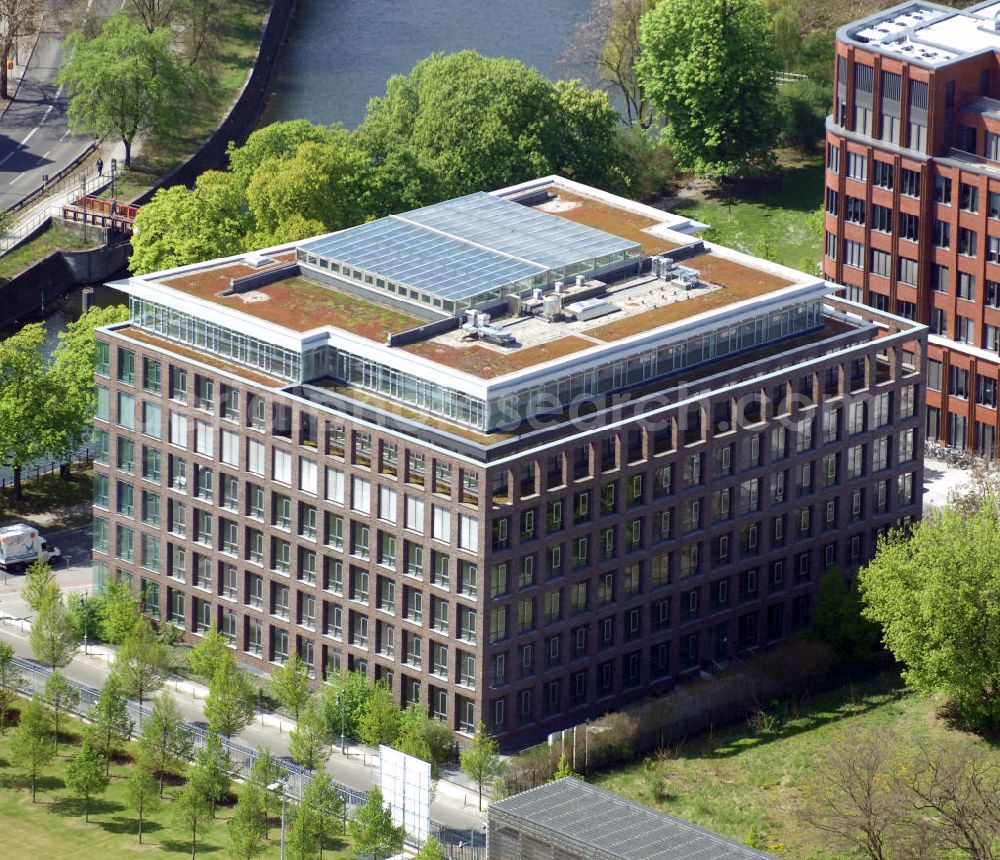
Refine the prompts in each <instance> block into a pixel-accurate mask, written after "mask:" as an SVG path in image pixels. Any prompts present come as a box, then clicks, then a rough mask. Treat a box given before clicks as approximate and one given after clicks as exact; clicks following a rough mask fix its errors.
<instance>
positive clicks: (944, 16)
mask: <svg viewBox="0 0 1000 860" xmlns="http://www.w3.org/2000/svg"><path fill="white" fill-rule="evenodd" d="M998 52H1000V3H998V2H996V0H992V2H985V3H980V4H978V5H975V6H971V7H970V8H968V9H964V10H961V11H958V10H955V9H953V8H950V7H947V6H941V5H938V4H936V3H926V2H922V0H921V2H916V3H905V4H902V5H899V6H895V7H893V8H891V9H887V10H886V11H884V12H879V13H878V14H875V15H872V16H870V17H868V18H864V19H862V20H860V21H856V22H855V23H853V24H848V25H847V26H845V27H842V28H841V29H840V30H839V32H838V34H837V49H836V53H837V58H836V80H835V95H834V112H833V115H832V116H831V117H830V118H829V119H828V120H827V135H826V141H827V162H826V165H827V171H826V213H827V215H826V245H825V257H824V261H823V272H824V274H825V276H826V277H827V278H829V279H831V280H833V281H836V282H837V283H840V284H844V285H846V287H847V295H848V297H849V298H851V299H853V300H855V301H858V302H864V303H866V304H869V305H871V306H872V307H876V308H880V309H882V310H886V311H891V312H892V313H894V314H897V315H899V316H903V317H906V318H908V319H912V320H919V321H920V322H923V323H926V324H927V325H928V326H929V328H930V335H929V347H928V349H929V355H928V359H929V360H928V367H927V427H926V431H927V438H928V439H930V440H938V441H940V442H942V443H944V444H946V445H949V446H952V447H956V448H964V449H967V450H969V451H971V452H974V453H976V454H978V455H980V456H983V457H986V458H990V459H993V458H995V457H996V456H997V454H998V451H997V406H998V402H997V399H998V393H997V388H998V372H1000V359H998V350H1000V53H998Z"/></svg>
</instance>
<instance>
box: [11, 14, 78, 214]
mask: <svg viewBox="0 0 1000 860" xmlns="http://www.w3.org/2000/svg"><path fill="white" fill-rule="evenodd" d="M62 39H63V37H62V35H61V34H59V33H49V32H45V33H42V34H41V35H39V37H38V42H37V44H36V45H35V50H34V52H33V53H32V56H31V60H30V62H29V64H28V68H27V71H26V72H25V75H24V79H23V80H22V81H21V86H20V88H19V89H18V91H17V97H16V99H15V100H14V101H13V102H11V103H10V105H9V106H8V107H7V110H6V112H5V113H4V115H3V118H2V119H0V209H7V208H9V207H11V206H13V205H14V204H15V203H17V202H18V201H20V200H22V199H23V198H24V197H26V196H27V195H28V194H30V193H31V192H32V191H34V190H36V189H37V188H39V187H40V186H41V184H42V176H43V174H46V173H47V174H49V175H55V174H56V173H58V172H59V171H60V170H61V169H62V168H63V167H65V166H66V165H68V164H70V163H71V162H72V161H73V160H74V159H76V158H77V157H79V156H80V155H81V154H82V153H83V152H84V150H86V148H87V146H88V145H89V144H90V143H91V139H90V138H89V137H80V136H77V135H74V134H71V133H70V131H69V127H68V126H67V125H66V100H65V99H64V98H63V95H62V88H61V87H59V86H57V85H56V83H55V81H54V78H55V75H56V72H58V70H59V64H60V62H61V61H62ZM21 59H22V62H23V60H24V58H23V57H22V58H21Z"/></svg>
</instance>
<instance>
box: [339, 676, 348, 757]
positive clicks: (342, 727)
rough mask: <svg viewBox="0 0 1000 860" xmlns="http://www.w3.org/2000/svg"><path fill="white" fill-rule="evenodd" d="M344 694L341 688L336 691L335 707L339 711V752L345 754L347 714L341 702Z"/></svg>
mask: <svg viewBox="0 0 1000 860" xmlns="http://www.w3.org/2000/svg"><path fill="white" fill-rule="evenodd" d="M343 695H344V691H343V690H338V691H337V709H338V710H339V711H340V754H341V755H347V732H346V728H347V714H346V712H345V711H344V706H343V704H342V703H341V701H340V700H341V698H342V697H343Z"/></svg>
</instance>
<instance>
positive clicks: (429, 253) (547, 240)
mask: <svg viewBox="0 0 1000 860" xmlns="http://www.w3.org/2000/svg"><path fill="white" fill-rule="evenodd" d="M636 246H637V243H636V242H634V241H630V240H628V239H625V238H622V237H620V236H616V235H611V234H610V233H606V232H604V231H602V230H598V229H595V228H593V227H589V226H586V225H582V224H576V223H573V222H572V221H567V220H566V219H562V218H554V217H552V216H551V215H548V214H546V213H544V212H538V211H535V210H533V209H531V208H530V207H527V206H522V205H521V204H519V203H515V202H513V201H511V200H507V199H504V198H502V197H496V196H494V195H492V194H487V193H485V192H477V193H475V194H468V195H466V196H465V197H458V198H456V199H454V200H446V201H444V202H442V203H435V204H434V205H432V206H425V207H423V208H422V209H415V210H413V211H412V212H405V213H403V214H401V215H389V216H388V217H386V218H380V219H379V220H377V221H372V222H371V223H369V224H362V225H360V226H358V227H351V228H348V229H347V230H341V231H340V232H339V233H332V234H330V235H328V236H321V237H319V238H316V239H312V240H310V241H307V242H304V243H302V245H301V246H300V250H301V251H302V252H304V253H308V254H315V255H316V256H317V257H320V258H321V259H325V260H327V261H328V262H335V263H339V264H340V265H341V266H345V265H346V266H349V267H351V268H356V269H359V270H361V271H363V272H366V273H369V274H372V275H375V276H378V277H383V278H385V279H386V280H390V281H395V282H397V283H399V284H402V285H404V286H406V287H410V288H413V289H416V290H420V291H421V292H424V293H428V294H430V295H432V296H436V297H437V298H440V299H442V300H443V301H466V300H471V299H475V298H476V297H477V296H481V295H483V294H486V293H489V292H491V291H492V290H495V289H497V288H499V287H503V286H507V285H508V284H513V283H515V282H517V281H522V280H524V279H527V278H534V277H536V276H540V275H544V274H546V273H547V272H550V271H552V270H554V269H561V268H564V267H566V266H572V265H574V264H577V263H581V262H585V261H588V260H593V259H595V258H599V257H607V256H610V255H613V254H621V253H623V252H626V251H632V252H635V251H637V250H638V248H637V247H636Z"/></svg>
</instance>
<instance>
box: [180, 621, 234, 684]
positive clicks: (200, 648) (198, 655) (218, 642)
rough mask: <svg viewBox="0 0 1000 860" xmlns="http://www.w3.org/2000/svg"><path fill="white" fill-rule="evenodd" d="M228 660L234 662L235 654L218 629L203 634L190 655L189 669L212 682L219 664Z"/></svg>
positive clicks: (204, 679) (214, 628)
mask: <svg viewBox="0 0 1000 860" xmlns="http://www.w3.org/2000/svg"><path fill="white" fill-rule="evenodd" d="M227 660H233V652H232V650H230V648H229V643H228V642H227V641H226V637H225V636H223V635H222V631H220V630H219V629H218V628H217V627H213V628H212V629H211V630H208V631H206V632H205V633H202V634H201V639H199V640H198V642H197V643H196V644H195V646H194V648H192V649H191V651H190V652H189V653H188V667H189V668H190V669H191V671H192V672H194V673H195V675H197V676H198V677H199V678H201V679H202V680H203V681H211V680H212V677H213V676H214V675H215V670H216V669H217V668H218V666H219V664H220V663H222V662H223V661H227Z"/></svg>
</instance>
